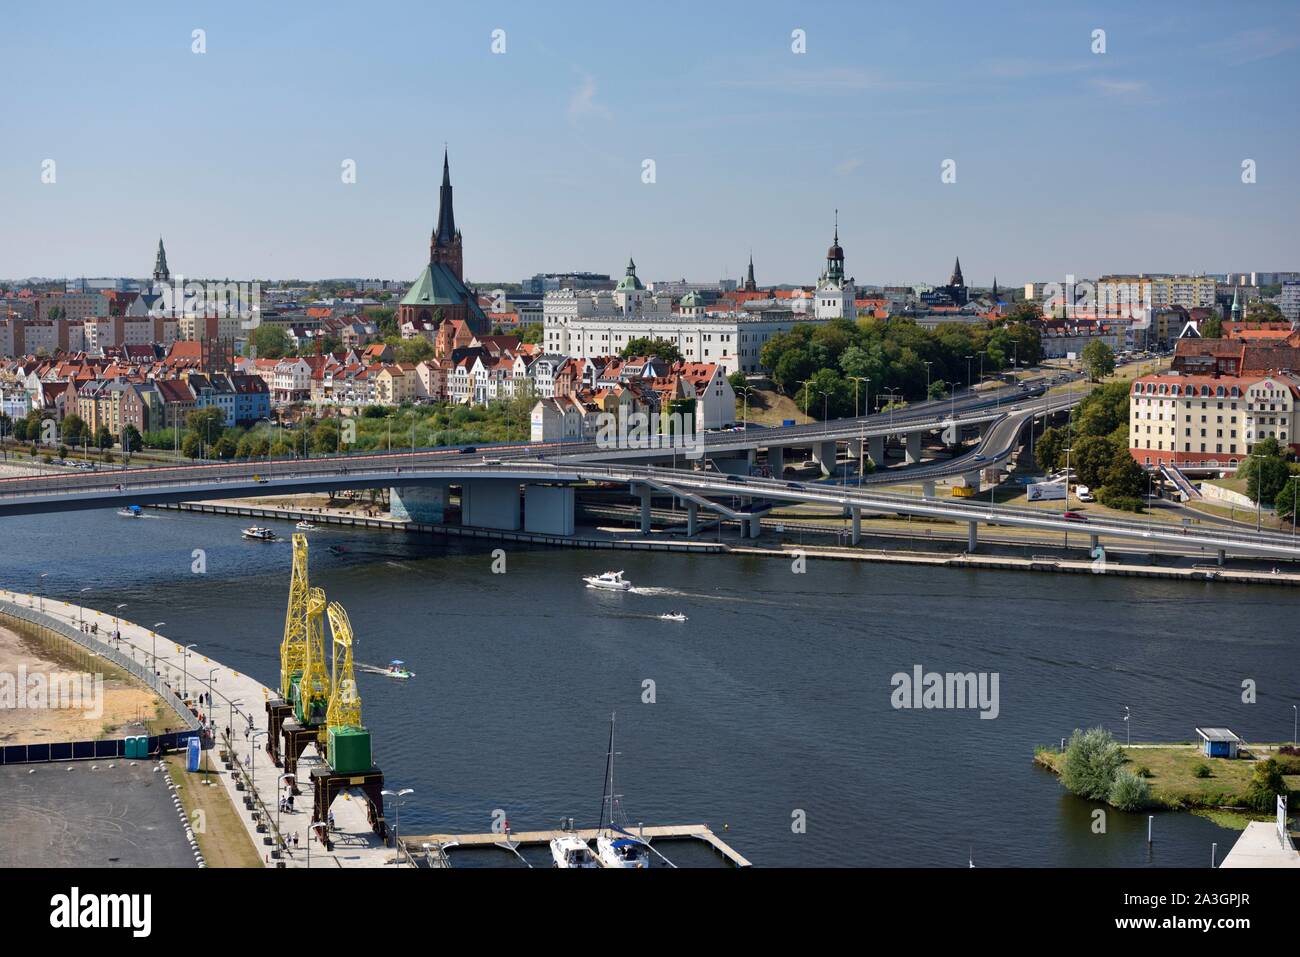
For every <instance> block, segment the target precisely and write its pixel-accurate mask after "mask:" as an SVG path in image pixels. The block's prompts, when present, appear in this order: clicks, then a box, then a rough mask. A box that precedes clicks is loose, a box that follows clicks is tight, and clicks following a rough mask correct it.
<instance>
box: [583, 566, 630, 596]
mask: <svg viewBox="0 0 1300 957" xmlns="http://www.w3.org/2000/svg"><path fill="white" fill-rule="evenodd" d="M582 580H583V581H585V582H586V583H587V587H588V588H603V589H605V590H606V591H627V590H628V589H629V588H631V587H632V583H631V582H630V581H628V580H627V579H625V578H624V577H623V573H622V572H621V571H618V572H604V573H603V574H600V575H585V576H583V579H582Z"/></svg>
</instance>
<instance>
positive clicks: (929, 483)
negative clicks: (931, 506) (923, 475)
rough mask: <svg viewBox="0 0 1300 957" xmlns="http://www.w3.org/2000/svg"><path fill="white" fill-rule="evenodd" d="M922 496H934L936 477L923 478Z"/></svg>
mask: <svg viewBox="0 0 1300 957" xmlns="http://www.w3.org/2000/svg"><path fill="white" fill-rule="evenodd" d="M921 496H922V497H923V498H934V479H922V480H921Z"/></svg>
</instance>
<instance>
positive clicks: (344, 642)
mask: <svg viewBox="0 0 1300 957" xmlns="http://www.w3.org/2000/svg"><path fill="white" fill-rule="evenodd" d="M328 614H329V621H330V636H331V638H332V640H333V655H332V660H331V667H330V686H331V691H330V696H329V708H328V709H327V711H326V715H325V727H326V734H327V735H328V739H327V741H328V743H327V746H326V759H327V760H328V761H329V764H330V767H331V768H333V769H334V770H335V771H337V772H340V773H350V772H357V771H367V770H369V769H370V768H371V753H370V732H369V731H367V730H366V728H365V726H364V725H362V723H361V695H360V693H359V692H358V691H357V679H356V674H355V671H354V668H353V661H352V646H353V643H354V636H353V633H352V623H351V622H350V621H349V620H348V613H347V611H346V610H345V609H344V608H343V606H342V605H340V604H339V603H338V602H336V601H332V602H330V604H329V609H328Z"/></svg>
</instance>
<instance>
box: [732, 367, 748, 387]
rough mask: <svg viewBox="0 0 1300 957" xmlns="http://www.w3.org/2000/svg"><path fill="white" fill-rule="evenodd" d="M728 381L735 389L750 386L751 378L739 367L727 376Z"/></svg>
mask: <svg viewBox="0 0 1300 957" xmlns="http://www.w3.org/2000/svg"><path fill="white" fill-rule="evenodd" d="M727 382H728V383H729V384H730V385H731V388H732V389H733V390H739V389H746V388H748V387H749V378H748V377H747V376H746V375H745V373H743V372H741V371H740V370H739V369H737V370H736V371H735V372H733V373H731V375H729V376H727Z"/></svg>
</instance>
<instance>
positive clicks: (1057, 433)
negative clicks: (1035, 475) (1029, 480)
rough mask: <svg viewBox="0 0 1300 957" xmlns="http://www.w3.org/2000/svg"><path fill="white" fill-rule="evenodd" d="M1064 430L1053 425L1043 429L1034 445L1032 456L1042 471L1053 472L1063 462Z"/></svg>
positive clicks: (1064, 447)
mask: <svg viewBox="0 0 1300 957" xmlns="http://www.w3.org/2000/svg"><path fill="white" fill-rule="evenodd" d="M1065 440H1066V432H1065V430H1064V429H1058V428H1056V427H1055V426H1053V427H1052V428H1050V429H1045V430H1044V431H1043V434H1042V435H1040V436H1039V437H1038V441H1037V442H1036V443H1035V445H1034V458H1036V459H1037V460H1038V467H1039V468H1040V469H1042V470H1043V471H1044V472H1055V471H1056V470H1057V469H1059V468H1061V467H1062V466H1063V465H1064V464H1065V449H1066V442H1065Z"/></svg>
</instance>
